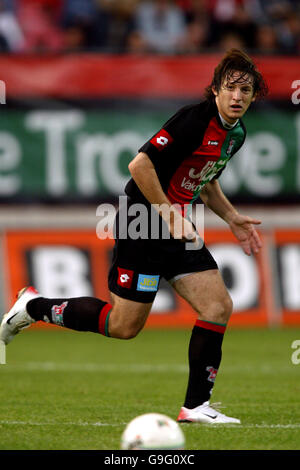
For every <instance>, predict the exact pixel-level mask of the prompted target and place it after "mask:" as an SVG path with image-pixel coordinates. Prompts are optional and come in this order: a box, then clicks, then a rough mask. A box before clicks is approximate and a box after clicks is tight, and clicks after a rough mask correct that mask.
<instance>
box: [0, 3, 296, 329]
mask: <svg viewBox="0 0 300 470" xmlns="http://www.w3.org/2000/svg"><path fill="white" fill-rule="evenodd" d="M0 5H1V11H0V48H1V55H0V71H1V72H0V79H1V80H2V85H3V84H4V85H5V91H6V99H5V100H3V99H2V102H1V103H2V104H1V105H0V111H1V114H0V204H1V210H0V227H1V239H0V240H1V258H2V263H1V270H0V276H1V283H0V285H1V289H0V302H1V310H2V311H5V310H6V309H7V308H8V306H9V305H10V304H11V302H12V300H13V298H14V296H15V294H16V292H17V290H18V289H20V288H21V287H23V286H24V285H26V284H28V283H33V284H34V285H35V286H36V287H37V288H38V289H40V291H41V292H42V293H43V295H45V296H49V297H61V296H67V297H69V296H81V295H96V296H99V297H101V298H108V290H107V281H106V276H107V270H108V266H109V258H110V254H111V249H112V241H111V240H100V239H99V238H97V236H96V226H97V223H98V222H99V217H98V216H97V213H96V210H97V207H98V205H99V204H101V203H110V204H116V203H117V198H118V196H119V195H122V194H123V188H124V184H125V182H126V181H127V179H128V177H129V174H128V169H127V165H128V163H129V161H130V159H131V158H132V157H133V156H134V155H135V154H136V152H137V149H138V148H139V146H140V145H141V144H142V143H143V142H144V141H145V140H146V139H148V137H149V136H151V135H152V134H153V132H154V131H155V130H157V129H158V128H159V127H160V125H161V124H162V123H163V122H164V121H165V120H166V119H167V118H168V117H169V116H170V115H171V114H172V113H173V112H175V111H176V110H177V109H178V107H180V106H183V105H185V104H187V103H192V102H197V101H198V100H199V98H200V97H201V95H202V93H203V91H204V88H205V86H206V85H208V83H209V82H210V79H211V75H212V72H213V69H214V67H215V66H216V65H217V63H218V61H219V60H220V58H221V57H222V54H223V53H224V51H225V50H227V49H228V48H230V47H241V48H243V49H244V50H246V51H247V52H249V53H250V54H251V55H252V56H253V57H254V59H255V61H256V63H257V65H258V67H259V69H260V70H261V71H262V73H263V74H264V76H265V78H266V80H267V82H268V85H269V88H270V93H269V96H268V98H267V99H266V100H264V102H261V103H255V104H253V106H252V107H251V109H250V110H249V112H248V114H247V115H246V117H245V123H246V127H247V129H248V137H247V141H246V144H245V146H244V147H243V149H242V150H241V151H240V154H239V155H236V156H235V157H234V159H233V160H232V161H231V163H230V165H229V166H228V168H227V170H226V172H224V175H223V176H222V179H221V183H222V187H223V189H224V192H225V193H226V194H227V195H228V197H229V198H230V200H231V201H232V202H234V204H236V205H237V207H239V208H240V209H241V210H242V211H243V212H244V213H249V214H251V215H252V216H255V217H259V218H261V220H262V222H263V223H262V226H261V229H260V233H261V236H262V240H263V249H262V252H261V253H260V254H259V255H258V256H256V257H251V258H248V257H246V256H244V255H243V254H242V252H241V250H240V249H239V247H237V245H236V243H235V241H234V239H233V237H232V236H231V234H230V233H229V231H228V230H227V228H226V226H225V224H224V223H223V222H222V221H221V220H219V219H218V218H217V217H215V216H214V215H213V214H212V213H210V212H206V213H205V241H206V243H207V245H208V246H209V247H210V249H211V250H212V252H213V254H214V255H215V257H216V259H217V261H218V263H219V265H220V268H221V270H222V274H223V275H224V279H225V282H226V284H227V286H228V288H229V291H230V293H231V295H232V297H233V300H234V305H235V307H234V308H235V310H234V315H233V317H232V320H231V324H232V326H244V327H248V326H256V325H260V326H281V325H289V326H293V325H295V326H296V325H298V326H299V324H300V289H299V287H300V267H299V266H300V211H299V202H300V196H299V191H300V60H299V52H300V14H299V9H297V5H298V2H296V1H292V0H290V1H281V2H277V1H269V2H264V1H260V0H256V1H255V2H253V1H251V0H249V1H247V0H244V1H242V0H236V1H234V0H228V1H222V2H220V1H217V0H214V1H210V2H208V1H203V0H202V1H201V0H198V1H197V0H194V1H192V0H191V1H188V0H186V1H178V2H176V1H175V0H174V1H171V2H168V1H165V0H157V1H153V2H144V1H134V0H132V1H130V0H123V1H119V2H118V1H113V0H110V1H109V0H103V1H101V0H100V1H96V0H95V1H93V0H82V1H80V0H76V1H75V0H69V1H66V0H65V1H63V0H55V1H54V0H52V1H50V0H47V1H46V0H41V1H37V0H36V1H34V0H19V1H9V0H6V1H1V2H0ZM151 18H156V19H155V20H153V23H152V22H151V21H150V19H151ZM4 101H5V103H4ZM193 322H194V317H193V314H192V312H191V311H190V309H189V308H188V307H187V305H186V304H185V302H183V301H182V300H180V299H179V298H178V297H177V296H176V295H174V293H173V292H172V291H171V289H170V288H169V287H168V285H167V284H165V283H162V286H161V290H160V292H159V294H158V295H157V299H156V302H155V305H154V309H153V312H152V313H151V315H150V317H149V320H148V323H147V325H148V326H155V327H161V326H169V327H181V326H191V325H192V324H193Z"/></svg>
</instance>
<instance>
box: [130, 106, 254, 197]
mask: <svg viewBox="0 0 300 470" xmlns="http://www.w3.org/2000/svg"><path fill="white" fill-rule="evenodd" d="M245 137H246V129H245V126H244V124H243V122H242V121H241V120H240V119H239V120H238V122H237V124H236V125H235V126H234V127H233V128H229V129H227V128H225V127H224V126H223V124H222V122H221V119H220V116H219V113H218V109H217V106H216V104H215V102H214V101H213V102H210V101H203V102H201V103H199V104H195V105H189V106H185V107H184V108H182V109H180V110H179V111H178V112H177V113H176V114H175V115H174V116H172V117H171V118H170V119H169V120H168V121H167V122H166V123H165V124H164V125H163V126H162V128H161V129H160V130H159V131H158V132H157V133H156V134H155V135H154V136H153V137H151V139H150V140H148V142H146V143H145V144H144V145H143V146H142V147H141V148H140V149H139V152H144V153H146V154H147V155H148V156H149V158H150V159H151V161H152V163H153V165H154V167H155V170H156V172H157V175H158V178H159V180H160V183H161V185H162V189H163V190H164V192H165V194H166V195H167V197H168V198H169V200H170V201H171V203H172V204H180V205H181V206H183V205H185V204H190V203H192V202H194V201H195V200H196V199H197V198H198V196H199V193H200V191H201V189H202V188H203V186H205V184H206V183H208V182H209V181H211V180H212V179H213V178H218V177H219V176H220V174H221V173H222V171H223V169H224V168H225V166H226V164H227V162H228V160H229V159H230V158H231V157H232V156H233V155H234V154H235V153H236V152H237V151H238V150H239V149H240V148H241V146H242V145H243V143H244V141H245ZM146 177H147V175H145V178H146ZM125 192H126V194H127V195H128V196H130V198H131V199H133V200H138V201H142V200H143V201H144V200H145V199H144V197H143V195H142V193H141V192H140V190H139V188H138V187H137V185H136V183H135V182H134V180H133V179H131V180H130V181H129V182H128V184H127V185H126V188H125Z"/></svg>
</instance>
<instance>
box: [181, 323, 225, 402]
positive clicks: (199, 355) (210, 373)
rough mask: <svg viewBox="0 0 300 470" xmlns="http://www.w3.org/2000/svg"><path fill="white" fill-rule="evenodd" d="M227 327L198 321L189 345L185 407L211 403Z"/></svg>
mask: <svg viewBox="0 0 300 470" xmlns="http://www.w3.org/2000/svg"><path fill="white" fill-rule="evenodd" d="M225 328H226V325H220V324H215V323H211V322H205V321H201V320H197V321H196V324H195V326H194V328H193V331H192V335H191V339H190V344H189V367H190V373H189V380H188V387H187V392H186V397H185V402H184V406H185V407H186V408H189V409H191V408H195V407H196V406H199V405H202V403H204V402H205V401H209V399H210V396H211V393H212V388H213V386H214V381H215V378H216V374H217V372H218V368H219V365H220V362H221V358H222V342H223V337H224V332H225Z"/></svg>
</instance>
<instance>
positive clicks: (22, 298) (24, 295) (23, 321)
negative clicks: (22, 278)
mask: <svg viewBox="0 0 300 470" xmlns="http://www.w3.org/2000/svg"><path fill="white" fill-rule="evenodd" d="M38 297H41V295H40V294H39V293H38V291H37V290H36V289H35V288H34V287H24V289H22V290H20V291H19V293H18V300H17V301H16V302H15V304H14V305H13V306H12V308H11V309H10V311H9V312H8V313H6V314H4V315H3V319H2V322H1V326H0V341H2V342H3V343H4V344H8V343H9V342H10V341H11V340H12V339H13V337H14V336H15V335H16V334H18V333H19V331H21V330H23V329H24V328H28V327H29V326H30V325H32V323H35V320H34V319H33V318H32V317H31V316H30V315H29V314H28V313H27V311H26V305H27V303H28V302H29V300H32V299H36V298H38Z"/></svg>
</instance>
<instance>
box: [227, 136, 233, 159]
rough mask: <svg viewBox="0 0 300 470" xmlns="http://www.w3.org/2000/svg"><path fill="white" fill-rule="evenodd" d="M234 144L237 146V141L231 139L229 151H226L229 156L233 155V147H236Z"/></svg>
mask: <svg viewBox="0 0 300 470" xmlns="http://www.w3.org/2000/svg"><path fill="white" fill-rule="evenodd" d="M234 144H235V140H234V139H230V141H229V145H228V149H227V150H226V154H227V155H231V152H232V149H233V147H234Z"/></svg>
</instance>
